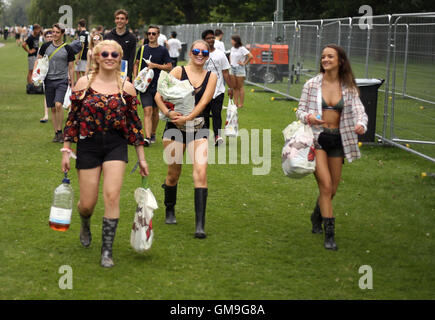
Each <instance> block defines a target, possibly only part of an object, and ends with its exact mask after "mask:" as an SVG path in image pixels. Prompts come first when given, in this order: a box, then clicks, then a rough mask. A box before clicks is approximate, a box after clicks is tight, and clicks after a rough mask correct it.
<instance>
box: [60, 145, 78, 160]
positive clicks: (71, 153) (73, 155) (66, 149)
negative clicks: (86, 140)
mask: <svg viewBox="0 0 435 320" xmlns="http://www.w3.org/2000/svg"><path fill="white" fill-rule="evenodd" d="M60 152H67V153H68V156H69V157H70V158H73V159H77V156H76V155H75V153H74V151H73V150H72V149H69V148H62V149H60Z"/></svg>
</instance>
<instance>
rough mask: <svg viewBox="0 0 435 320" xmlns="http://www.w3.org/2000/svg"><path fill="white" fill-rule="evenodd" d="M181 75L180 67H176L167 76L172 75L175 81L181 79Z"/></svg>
mask: <svg viewBox="0 0 435 320" xmlns="http://www.w3.org/2000/svg"><path fill="white" fill-rule="evenodd" d="M181 73H182V69H181V67H180V66H177V67H175V68H174V69H172V70H171V72H170V73H169V74H171V75H173V76H174V77H175V78H177V79H181Z"/></svg>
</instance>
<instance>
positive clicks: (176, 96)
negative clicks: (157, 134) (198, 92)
mask: <svg viewBox="0 0 435 320" xmlns="http://www.w3.org/2000/svg"><path fill="white" fill-rule="evenodd" d="M157 91H158V92H159V93H160V95H161V96H162V98H163V100H164V101H167V102H170V103H172V104H174V111H175V112H179V113H181V114H182V115H189V114H190V113H191V112H192V110H193V108H194V107H195V89H194V88H193V86H192V85H191V84H190V82H189V80H182V81H181V80H178V79H177V78H175V77H174V76H173V75H171V74H169V73H167V72H165V71H161V72H160V76H159V80H158V82H157Z"/></svg>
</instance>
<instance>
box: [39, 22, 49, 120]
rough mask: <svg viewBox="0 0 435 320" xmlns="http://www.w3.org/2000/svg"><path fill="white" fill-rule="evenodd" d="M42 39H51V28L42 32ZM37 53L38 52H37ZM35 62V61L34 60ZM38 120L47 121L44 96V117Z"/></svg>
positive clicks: (45, 40) (47, 40)
mask: <svg viewBox="0 0 435 320" xmlns="http://www.w3.org/2000/svg"><path fill="white" fill-rule="evenodd" d="M43 37H44V38H43V39H44V43H47V42H50V41H53V34H52V29H46V30H45V31H44V33H43ZM38 53H39V52H38ZM35 64H36V62H35ZM39 122H41V123H47V122H48V108H47V102H46V100H45V97H44V117H43V118H41V119H39Z"/></svg>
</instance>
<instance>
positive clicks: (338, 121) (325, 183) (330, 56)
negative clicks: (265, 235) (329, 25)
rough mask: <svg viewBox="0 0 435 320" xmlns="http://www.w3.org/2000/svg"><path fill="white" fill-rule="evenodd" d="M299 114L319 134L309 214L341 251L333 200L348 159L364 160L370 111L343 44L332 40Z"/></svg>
mask: <svg viewBox="0 0 435 320" xmlns="http://www.w3.org/2000/svg"><path fill="white" fill-rule="evenodd" d="M319 111H321V112H320V113H319ZM296 115H297V117H298V118H299V120H301V121H302V122H303V123H305V124H309V125H311V126H312V129H313V133H314V137H315V148H316V150H315V155H316V171H315V173H314V174H315V177H316V180H317V184H318V187H319V193H320V195H319V198H318V199H317V203H316V207H315V209H314V211H313V213H312V215H311V222H312V226H313V228H312V232H313V233H322V232H323V231H322V222H323V225H324V229H325V242H324V246H325V248H326V249H329V250H337V249H338V247H337V245H336V243H335V239H334V235H335V218H334V216H333V212H332V199H333V198H334V196H335V194H336V192H337V189H338V184H339V183H340V179H341V170H342V167H343V162H344V158H347V160H348V161H349V162H352V161H353V160H356V159H358V158H360V156H361V154H360V151H359V148H358V135H362V134H364V132H365V131H366V130H367V115H366V113H365V111H364V106H363V104H362V103H361V100H360V98H359V92H358V88H357V86H356V84H355V78H354V76H353V72H352V69H351V67H350V63H349V60H348V59H347V56H346V53H345V51H344V50H343V49H342V48H341V47H339V46H337V45H333V44H331V45H327V46H326V47H325V48H324V49H323V51H322V57H321V60H320V73H319V74H318V75H317V76H315V77H314V78H311V79H310V80H308V81H307V82H306V83H305V85H304V88H303V90H302V95H301V98H300V101H299V108H298V110H297V112H296Z"/></svg>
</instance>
